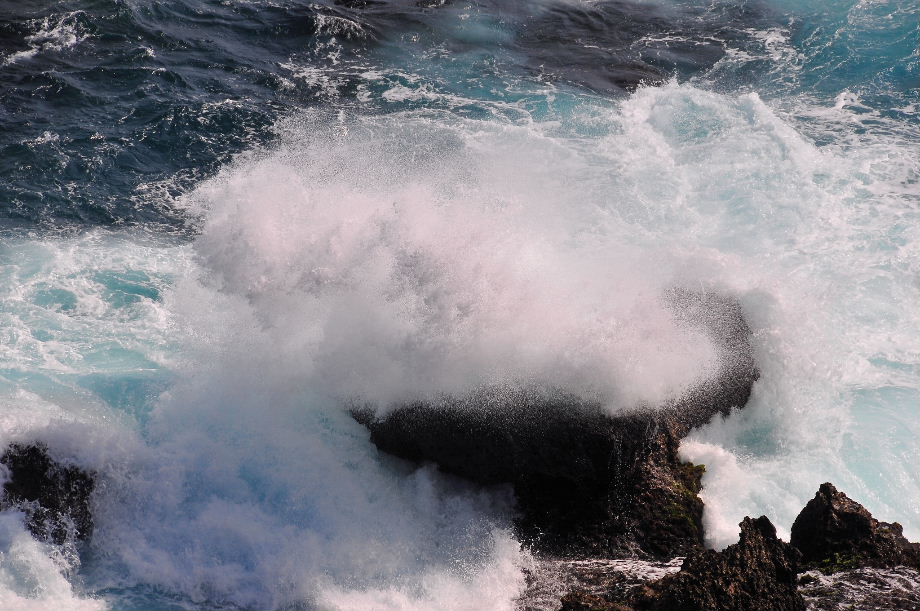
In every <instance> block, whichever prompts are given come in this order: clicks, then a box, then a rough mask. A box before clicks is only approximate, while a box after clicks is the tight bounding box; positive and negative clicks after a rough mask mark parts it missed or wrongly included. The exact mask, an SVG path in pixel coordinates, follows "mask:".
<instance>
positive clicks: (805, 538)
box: [790, 483, 920, 573]
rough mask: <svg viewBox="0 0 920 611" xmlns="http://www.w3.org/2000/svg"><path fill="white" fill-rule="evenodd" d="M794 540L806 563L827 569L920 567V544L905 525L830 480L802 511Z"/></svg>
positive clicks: (827, 571) (793, 542)
mask: <svg viewBox="0 0 920 611" xmlns="http://www.w3.org/2000/svg"><path fill="white" fill-rule="evenodd" d="M790 542H791V543H792V545H794V546H795V547H796V548H798V550H799V551H800V552H802V561H803V563H804V564H805V565H806V566H808V567H813V568H817V569H820V570H821V571H822V572H825V573H834V572H837V571H842V570H847V569H854V568H858V567H894V566H900V565H903V566H909V567H913V568H915V569H920V544H917V543H911V542H910V541H908V540H907V539H905V538H904V535H903V530H902V528H901V525H900V524H898V523H897V522H895V523H893V524H889V523H887V522H880V521H878V520H876V519H875V518H873V517H872V514H871V513H869V511H868V510H867V509H866V508H865V507H863V506H862V505H860V504H859V503H857V502H856V501H854V500H853V499H851V498H849V497H848V496H847V495H845V494H844V493H842V492H840V491H838V490H837V489H836V488H835V487H834V485H833V484H830V483H824V484H821V487H820V488H819V489H818V493H817V494H816V495H815V497H814V498H813V499H811V500H810V501H808V504H807V505H805V508H804V509H802V511H801V513H799V515H798V517H797V518H796V519H795V522H794V523H793V524H792V536H791V538H790Z"/></svg>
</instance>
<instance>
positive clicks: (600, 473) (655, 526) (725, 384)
mask: <svg viewBox="0 0 920 611" xmlns="http://www.w3.org/2000/svg"><path fill="white" fill-rule="evenodd" d="M668 298H669V300H670V302H671V303H672V304H673V309H674V311H675V312H676V315H677V316H678V317H680V318H683V319H684V320H685V321H686V322H687V324H692V325H697V326H699V327H701V328H702V329H704V330H705V331H706V332H707V333H708V335H709V336H710V337H711V339H712V341H713V343H714V344H715V345H716V346H717V348H718V349H719V351H720V353H721V357H722V361H723V362H724V364H725V365H724V367H723V371H722V373H721V375H720V377H719V378H718V379H716V380H714V381H712V382H710V383H707V384H704V385H702V386H700V387H699V388H697V389H695V390H694V391H693V392H691V393H689V394H688V396H686V397H684V398H683V399H682V400H681V401H679V402H676V403H674V404H672V405H667V406H659V407H658V408H656V409H636V410H635V411H632V412H627V413H623V414H618V415H610V414H609V413H607V412H606V411H605V410H604V409H602V406H601V405H599V404H597V403H592V402H589V401H584V400H582V399H581V398H579V397H576V396H573V395H571V394H567V393H565V392H562V391H558V390H546V389H532V388H516V389H508V388H486V389H481V390H479V391H477V392H475V393H472V394H470V395H468V396H466V397H461V398H455V397H442V398H441V399H439V400H437V401H433V402H426V403H413V404H408V405H401V406H398V407H397V408H395V409H393V410H391V411H390V412H389V413H388V414H386V415H385V416H384V417H382V418H378V417H376V416H375V415H374V413H373V411H371V410H354V411H353V414H354V416H355V418H356V419H358V420H359V421H360V422H362V423H363V424H365V425H366V426H367V427H368V428H369V429H370V431H371V441H372V442H373V443H374V444H375V445H376V446H377V447H378V448H379V449H380V450H382V451H384V452H387V453H390V454H393V455H395V456H398V457H401V458H405V459H408V460H411V461H416V462H423V461H431V462H434V463H436V464H437V465H438V466H439V467H440V468H441V469H442V470H444V471H447V472H449V473H453V474H455V475H459V476H462V477H465V478H467V479H470V480H472V481H474V482H478V483H480V484H484V485H492V484H499V483H510V484H511V485H512V486H513V487H514V491H515V494H516V497H517V500H518V510H519V512H520V517H519V519H518V520H517V525H518V528H519V531H520V535H521V536H522V537H523V538H524V539H525V540H527V541H529V542H531V543H533V544H535V546H536V547H537V548H538V549H540V550H541V551H544V552H547V553H550V554H554V555H563V556H581V557H584V556H598V557H605V556H606V557H611V556H616V555H618V554H623V553H639V554H646V555H651V556H654V557H661V558H671V557H674V556H679V555H685V554H686V553H688V552H689V551H690V550H692V549H696V548H698V547H700V546H701V544H702V510H703V504H702V501H701V500H700V499H699V497H698V496H697V493H698V492H699V489H700V478H701V476H702V468H701V467H695V466H693V465H688V464H683V463H681V462H680V460H679V459H678V456H677V448H678V445H679V442H680V439H681V438H682V437H683V436H684V435H686V434H687V432H688V431H689V430H690V429H691V428H693V427H695V426H699V425H701V424H703V423H705V422H707V421H709V419H711V418H712V417H713V415H715V414H718V413H722V414H726V413H728V411H729V410H730V409H731V408H732V407H734V406H743V405H744V404H745V403H746V402H747V399H748V397H749V396H750V392H751V386H752V384H753V383H754V381H755V380H756V379H757V370H756V368H755V366H754V361H753V356H752V350H751V346H750V333H751V332H750V329H749V328H748V326H747V324H746V323H745V321H744V318H743V316H742V312H741V308H740V306H739V305H738V304H737V303H736V302H734V301H732V300H731V299H729V298H726V297H723V296H718V295H713V294H697V293H691V292H688V291H673V292H671V293H670V294H669V297H668Z"/></svg>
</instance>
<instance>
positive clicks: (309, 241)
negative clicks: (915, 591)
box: [0, 83, 920, 609]
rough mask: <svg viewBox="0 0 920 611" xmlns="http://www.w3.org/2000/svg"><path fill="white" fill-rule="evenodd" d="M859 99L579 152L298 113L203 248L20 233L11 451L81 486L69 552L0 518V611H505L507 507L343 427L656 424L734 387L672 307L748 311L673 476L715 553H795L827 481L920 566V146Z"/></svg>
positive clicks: (708, 100)
mask: <svg viewBox="0 0 920 611" xmlns="http://www.w3.org/2000/svg"><path fill="white" fill-rule="evenodd" d="M401 86H402V85H401ZM432 95H434V94H432ZM448 103H449V102H448ZM848 104H849V103H848V102H847V101H846V100H844V101H843V103H842V104H840V105H839V107H838V106H837V105H836V104H835V105H830V106H820V105H815V104H813V103H812V102H809V101H807V100H798V101H792V102H788V101H787V102H785V103H784V104H782V105H781V104H773V105H771V104H767V103H765V102H764V101H763V100H761V99H760V98H759V97H758V96H757V95H756V94H753V93H741V94H738V93H733V94H722V93H714V92H711V91H706V90H704V89H702V88H700V87H694V86H691V85H677V84H674V83H672V84H668V85H665V86H662V87H659V88H646V89H640V90H639V91H638V92H636V93H635V94H633V95H631V96H630V97H629V98H628V99H626V100H625V101H623V102H622V103H614V102H604V101H600V100H596V99H593V98H586V99H585V100H584V101H583V103H582V104H581V105H579V106H577V107H576V108H575V109H574V110H573V111H571V116H567V117H566V119H567V120H566V121H565V122H556V121H540V120H537V119H533V118H528V117H527V113H526V110H525V109H523V108H519V109H518V112H517V113H516V114H514V117H515V120H513V121H512V120H504V121H500V120H494V121H491V122H483V121H477V120H466V119H461V118H458V117H457V116H456V115H453V114H450V113H445V112H434V111H430V112H429V111H416V112H401V113H393V114H390V115H383V116H373V117H366V116H350V115H347V114H344V113H343V114H342V115H335V116H331V115H329V114H325V113H321V112H318V113H316V114H309V113H308V114H304V115H300V116H295V117H291V118H288V119H286V120H284V121H282V122H281V123H280V124H279V125H277V126H276V128H277V130H278V131H279V133H280V134H281V136H280V138H279V141H278V142H277V143H276V145H275V146H274V147H273V148H271V149H269V150H252V151H250V152H248V153H246V154H244V155H241V156H239V157H238V158H237V159H236V160H235V161H234V162H232V163H230V164H228V165H227V166H225V167H224V169H223V170H222V172H221V173H220V174H219V175H218V176H217V177H215V178H213V179H212V180H210V181H207V182H205V183H203V184H201V185H199V187H198V188H197V189H196V190H195V191H194V192H193V193H192V194H191V195H189V196H188V197H187V198H186V199H185V200H184V202H183V203H184V205H185V206H186V208H187V210H188V212H189V214H190V215H191V216H193V217H194V218H195V219H197V220H196V223H197V226H198V230H199V232H198V235H197V237H196V238H195V239H194V240H193V241H192V242H191V243H187V242H181V241H168V240H165V239H154V238H149V237H146V238H142V237H141V236H138V235H136V234H131V233H129V232H102V231H98V232H89V233H88V234H86V235H82V236H79V237H58V238H54V237H45V238H40V239H28V238H23V239H18V240H12V239H11V240H6V239H5V238H4V239H5V241H4V243H3V244H2V246H0V248H2V251H0V252H2V259H0V266H2V267H0V277H2V279H3V280H4V282H3V283H2V288H0V290H2V291H3V293H2V294H0V316H2V317H3V321H4V327H3V334H4V335H3V337H4V342H3V344H2V346H0V402H2V404H3V405H2V407H3V408H4V409H3V410H2V412H0V414H2V416H0V418H2V420H0V424H2V427H0V445H4V444H6V443H7V442H9V441H10V440H29V439H45V440H48V443H49V445H51V446H52V447H53V448H56V450H55V451H57V452H59V453H60V454H61V455H66V456H68V457H70V458H73V459H74V460H76V461H77V462H79V463H80V464H82V465H84V466H86V467H89V468H92V469H95V470H96V471H97V472H98V473H99V476H100V487H99V490H98V491H97V495H96V498H95V500H94V504H95V510H96V512H95V516H96V531H95V533H94V537H93V539H92V542H91V543H90V547H89V549H88V550H84V551H83V554H82V557H80V558H77V557H73V556H66V555H65V556H61V553H62V552H61V551H60V550H54V549H51V548H48V547H45V546H42V545H40V544H38V543H35V542H34V541H32V540H31V538H27V534H26V531H25V530H24V528H23V527H22V524H21V517H20V516H18V514H4V515H3V516H0V517H2V522H0V592H2V593H0V601H2V602H4V603H5V602H6V601H9V605H10V606H13V607H17V606H20V605H21V606H22V607H23V608H26V607H27V606H29V605H31V606H34V607H35V608H58V607H59V606H64V607H71V608H77V607H81V606H85V607H86V608H98V607H106V606H108V607H114V608H119V607H123V606H126V604H134V605H135V606H138V607H141V606H144V605H147V606H151V605H153V606H162V607H166V606H170V605H175V606H179V607H182V606H186V607H193V606H219V607H259V608H279V607H280V608H284V607H295V606H298V605H299V606H306V607H308V608H311V607H318V608H329V609H365V608H374V609H414V608H418V609H425V608H444V609H448V608H450V609H486V608H495V609H507V608H511V607H512V606H513V601H514V600H515V599H516V597H517V596H518V595H519V593H520V591H521V589H522V587H523V585H524V581H523V573H522V568H523V567H524V566H526V565H527V563H528V562H530V559H529V556H528V553H527V552H526V550H522V549H521V546H520V544H519V542H517V541H515V540H514V538H513V536H512V535H511V534H510V529H509V526H510V523H509V507H510V504H511V499H510V497H509V495H508V491H507V490H501V489H498V490H488V491H482V490H475V489H473V488H472V487H470V486H468V485H466V484H464V483H462V482H459V481H456V480H453V479H451V478H448V477H445V476H442V475H439V474H438V473H437V472H435V471H434V470H433V469H432V468H430V467H423V468H421V469H414V468H412V467H410V466H409V465H406V464H404V463H401V462H398V461H395V460H393V459H389V458H387V457H385V456H381V455H380V454H378V453H377V451H376V450H375V449H374V447H373V446H372V445H371V444H370V443H369V441H368V434H367V432H366V431H365V430H364V429H363V428H362V427H361V426H359V425H358V424H357V423H355V422H353V421H352V420H351V418H350V417H349V416H348V414H347V413H346V412H345V411H344V410H343V407H342V406H343V403H344V402H345V401H346V400H348V399H352V398H355V397H359V398H362V399H366V400H369V401H374V402H377V403H379V404H380V405H381V406H384V407H385V406H386V405H388V404H389V403H390V402H392V401H398V400H405V399H410V398H416V397H419V396H426V395H428V394H431V393H438V392H462V391H463V390H465V389H467V388H469V387H471V386H476V385H480V384H485V383H493V382H530V381H535V382H538V383H548V384H554V385H560V386H564V387H566V388H570V389H574V390H576V391H578V392H584V393H591V394H593V395H595V396H598V397H601V398H603V400H605V401H606V402H607V404H608V405H609V407H610V409H611V410H616V409H620V408H622V407H623V406H629V405H633V404H635V403H636V402H648V403H652V404H654V403H659V402H661V401H663V400H666V399H668V398H671V397H674V396H675V395H678V394H679V393H680V392H682V391H683V390H685V389H686V388H688V387H690V386H692V385H693V384H695V383H697V382H699V381H700V380H702V379H706V378H707V377H708V376H710V375H712V374H713V373H714V372H715V371H716V370H717V368H718V362H717V360H716V359H715V356H714V352H713V349H712V346H710V345H709V343H708V340H707V339H706V338H705V337H704V336H703V335H702V334H700V333H699V332H697V331H695V330H694V329H692V328H687V327H686V326H683V325H681V324H680V323H679V322H678V321H676V320H674V318H673V317H672V315H671V314H670V313H669V311H668V310H667V308H666V307H665V306H664V305H663V304H662V303H661V296H662V294H663V292H664V291H666V290H667V289H669V288H671V287H674V286H686V287H690V288H697V287H702V288H711V289H715V290H719V291H724V292H728V293H731V294H734V295H736V296H737V297H738V299H739V300H740V302H741V303H742V305H743V307H744V310H745V313H746V315H747V317H748V320H749V322H750V324H751V327H752V329H753V330H754V344H755V350H756V359H757V362H758V365H759V367H760V369H761V379H760V381H759V382H757V384H756V385H755V388H754V395H753V398H752V401H751V403H750V404H749V405H748V407H747V408H746V409H745V410H744V411H742V412H738V413H734V414H732V415H731V416H729V417H728V418H727V419H725V420H724V421H719V422H714V423H712V424H711V425H709V426H707V427H704V428H703V429H702V430H700V431H697V432H695V433H694V435H693V436H692V439H689V440H687V441H685V442H684V444H683V446H682V452H683V454H684V456H686V457H687V458H688V459H691V460H693V461H695V462H702V463H705V464H706V465H707V474H706V476H705V478H704V490H703V497H704V500H705V501H706V506H707V509H706V514H705V521H706V526H707V537H708V541H709V543H710V544H711V545H713V546H715V547H722V546H724V545H726V544H728V543H731V542H733V541H734V540H735V538H736V537H737V523H738V522H739V521H740V520H741V518H742V517H743V516H745V515H760V514H766V515H768V516H769V517H770V519H771V520H773V521H774V522H775V523H776V524H777V526H778V528H779V530H780V533H781V534H782V533H784V531H785V532H788V527H789V526H790V525H791V522H792V519H793V518H794V516H795V513H796V512H797V511H798V510H799V509H800V508H801V507H802V505H803V504H804V502H805V501H806V500H807V499H808V498H810V497H811V496H812V495H813V494H814V491H815V490H816V489H817V486H818V485H819V484H820V483H821V482H823V481H828V480H829V481H833V482H834V483H835V484H836V485H837V486H838V487H839V488H840V489H841V490H844V491H845V492H846V493H847V494H848V495H850V496H851V497H853V498H855V499H856V500H858V501H860V502H862V503H863V504H865V505H866V507H867V508H869V510H870V511H872V512H873V513H874V514H875V515H876V517H878V518H880V519H886V520H898V521H900V522H901V523H902V524H903V525H904V527H905V533H906V534H907V535H908V537H909V538H912V539H917V538H918V537H920V482H918V480H917V476H916V472H915V469H914V468H913V465H915V464H918V462H920V442H918V439H920V418H918V417H917V416H918V414H917V409H918V405H920V401H918V399H920V387H918V386H920V381H918V379H920V377H918V373H920V351H918V348H917V347H918V346H920V324H918V323H920V320H918V316H920V314H918V312H917V311H916V308H912V307H910V306H911V304H914V303H917V302H918V297H920V269H918V265H920V263H918V262H920V257H918V256H917V255H918V254H920V253H918V248H920V239H918V238H920V236H918V235H917V234H918V231H920V223H918V222H917V221H918V220H920V219H918V215H920V212H918V211H920V207H918V194H917V190H916V185H917V182H916V181H917V177H918V175H920V160H918V155H917V152H916V148H915V144H916V142H915V136H916V133H915V131H911V130H909V129H901V128H897V126H895V129H892V130H887V131H885V133H884V134H881V135H877V134H876V133H874V132H872V131H867V130H866V129H865V126H864V124H863V123H861V121H864V120H865V117H863V116H862V115H858V114H854V113H853V112H851V111H850V110H848V109H850V108H852V105H851V104H849V105H848ZM502 112H504V110H503V111H502ZM496 116H505V115H503V114H502V113H501V112H496ZM521 117H524V119H521ZM802 117H809V120H808V122H807V126H806V125H805V121H804V120H803V119H802ZM899 129H900V131H899ZM829 135H830V136H829ZM819 137H821V138H827V137H831V142H830V143H822V145H820V146H819V145H818V144H816V141H817V140H818V138H819ZM75 576H78V577H75ZM126 592H128V594H126ZM4 597H5V598H4ZM132 597H133V598H132ZM132 601H133V602H132Z"/></svg>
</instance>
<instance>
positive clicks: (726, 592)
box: [631, 516, 805, 611]
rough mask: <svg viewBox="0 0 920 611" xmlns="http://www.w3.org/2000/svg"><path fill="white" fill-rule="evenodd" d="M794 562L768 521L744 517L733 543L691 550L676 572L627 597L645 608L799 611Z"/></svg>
mask: <svg viewBox="0 0 920 611" xmlns="http://www.w3.org/2000/svg"><path fill="white" fill-rule="evenodd" d="M798 563H799V553H798V551H797V550H796V549H795V548H793V547H792V546H791V545H789V544H788V543H784V542H783V541H780V540H779V539H778V538H777V536H776V529H775V528H774V527H773V524H771V523H770V520H768V519H767V518H766V517H765V516H761V517H759V518H757V519H752V518H744V521H742V522H741V538H740V540H739V541H738V543H736V544H734V545H730V546H728V547H727V548H725V550H723V551H721V552H716V551H713V550H699V551H696V552H693V553H692V554H691V555H690V556H688V557H687V559H686V560H684V564H683V566H682V567H681V570H680V572H678V573H676V574H673V575H668V576H667V577H664V578H662V579H661V580H659V581H657V582H654V583H652V584H649V585H647V586H644V587H643V588H641V589H639V591H638V592H636V593H634V594H633V595H632V601H631V602H632V605H633V607H634V608H635V609H637V610H648V611H751V610H754V609H756V610H757V611H804V610H805V603H804V601H803V599H802V597H801V596H800V595H799V593H798V591H797V590H796V584H797V576H796V574H797V573H798V569H799V565H798Z"/></svg>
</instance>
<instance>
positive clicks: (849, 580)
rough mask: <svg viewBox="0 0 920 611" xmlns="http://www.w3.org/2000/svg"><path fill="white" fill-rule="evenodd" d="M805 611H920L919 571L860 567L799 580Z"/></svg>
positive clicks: (808, 576) (813, 572)
mask: <svg viewBox="0 0 920 611" xmlns="http://www.w3.org/2000/svg"><path fill="white" fill-rule="evenodd" d="M799 593H800V594H802V597H803V598H804V599H805V604H806V605H807V606H808V609H809V611H853V610H855V609H858V610H859V611H920V572H918V571H915V570H914V569H910V568H908V567H906V566H899V567H895V568H891V569H878V568H864V569H852V570H848V571H840V572H837V573H834V574H833V575H824V574H823V573H821V572H819V571H812V572H809V573H805V574H804V575H802V576H801V577H800V578H799Z"/></svg>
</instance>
